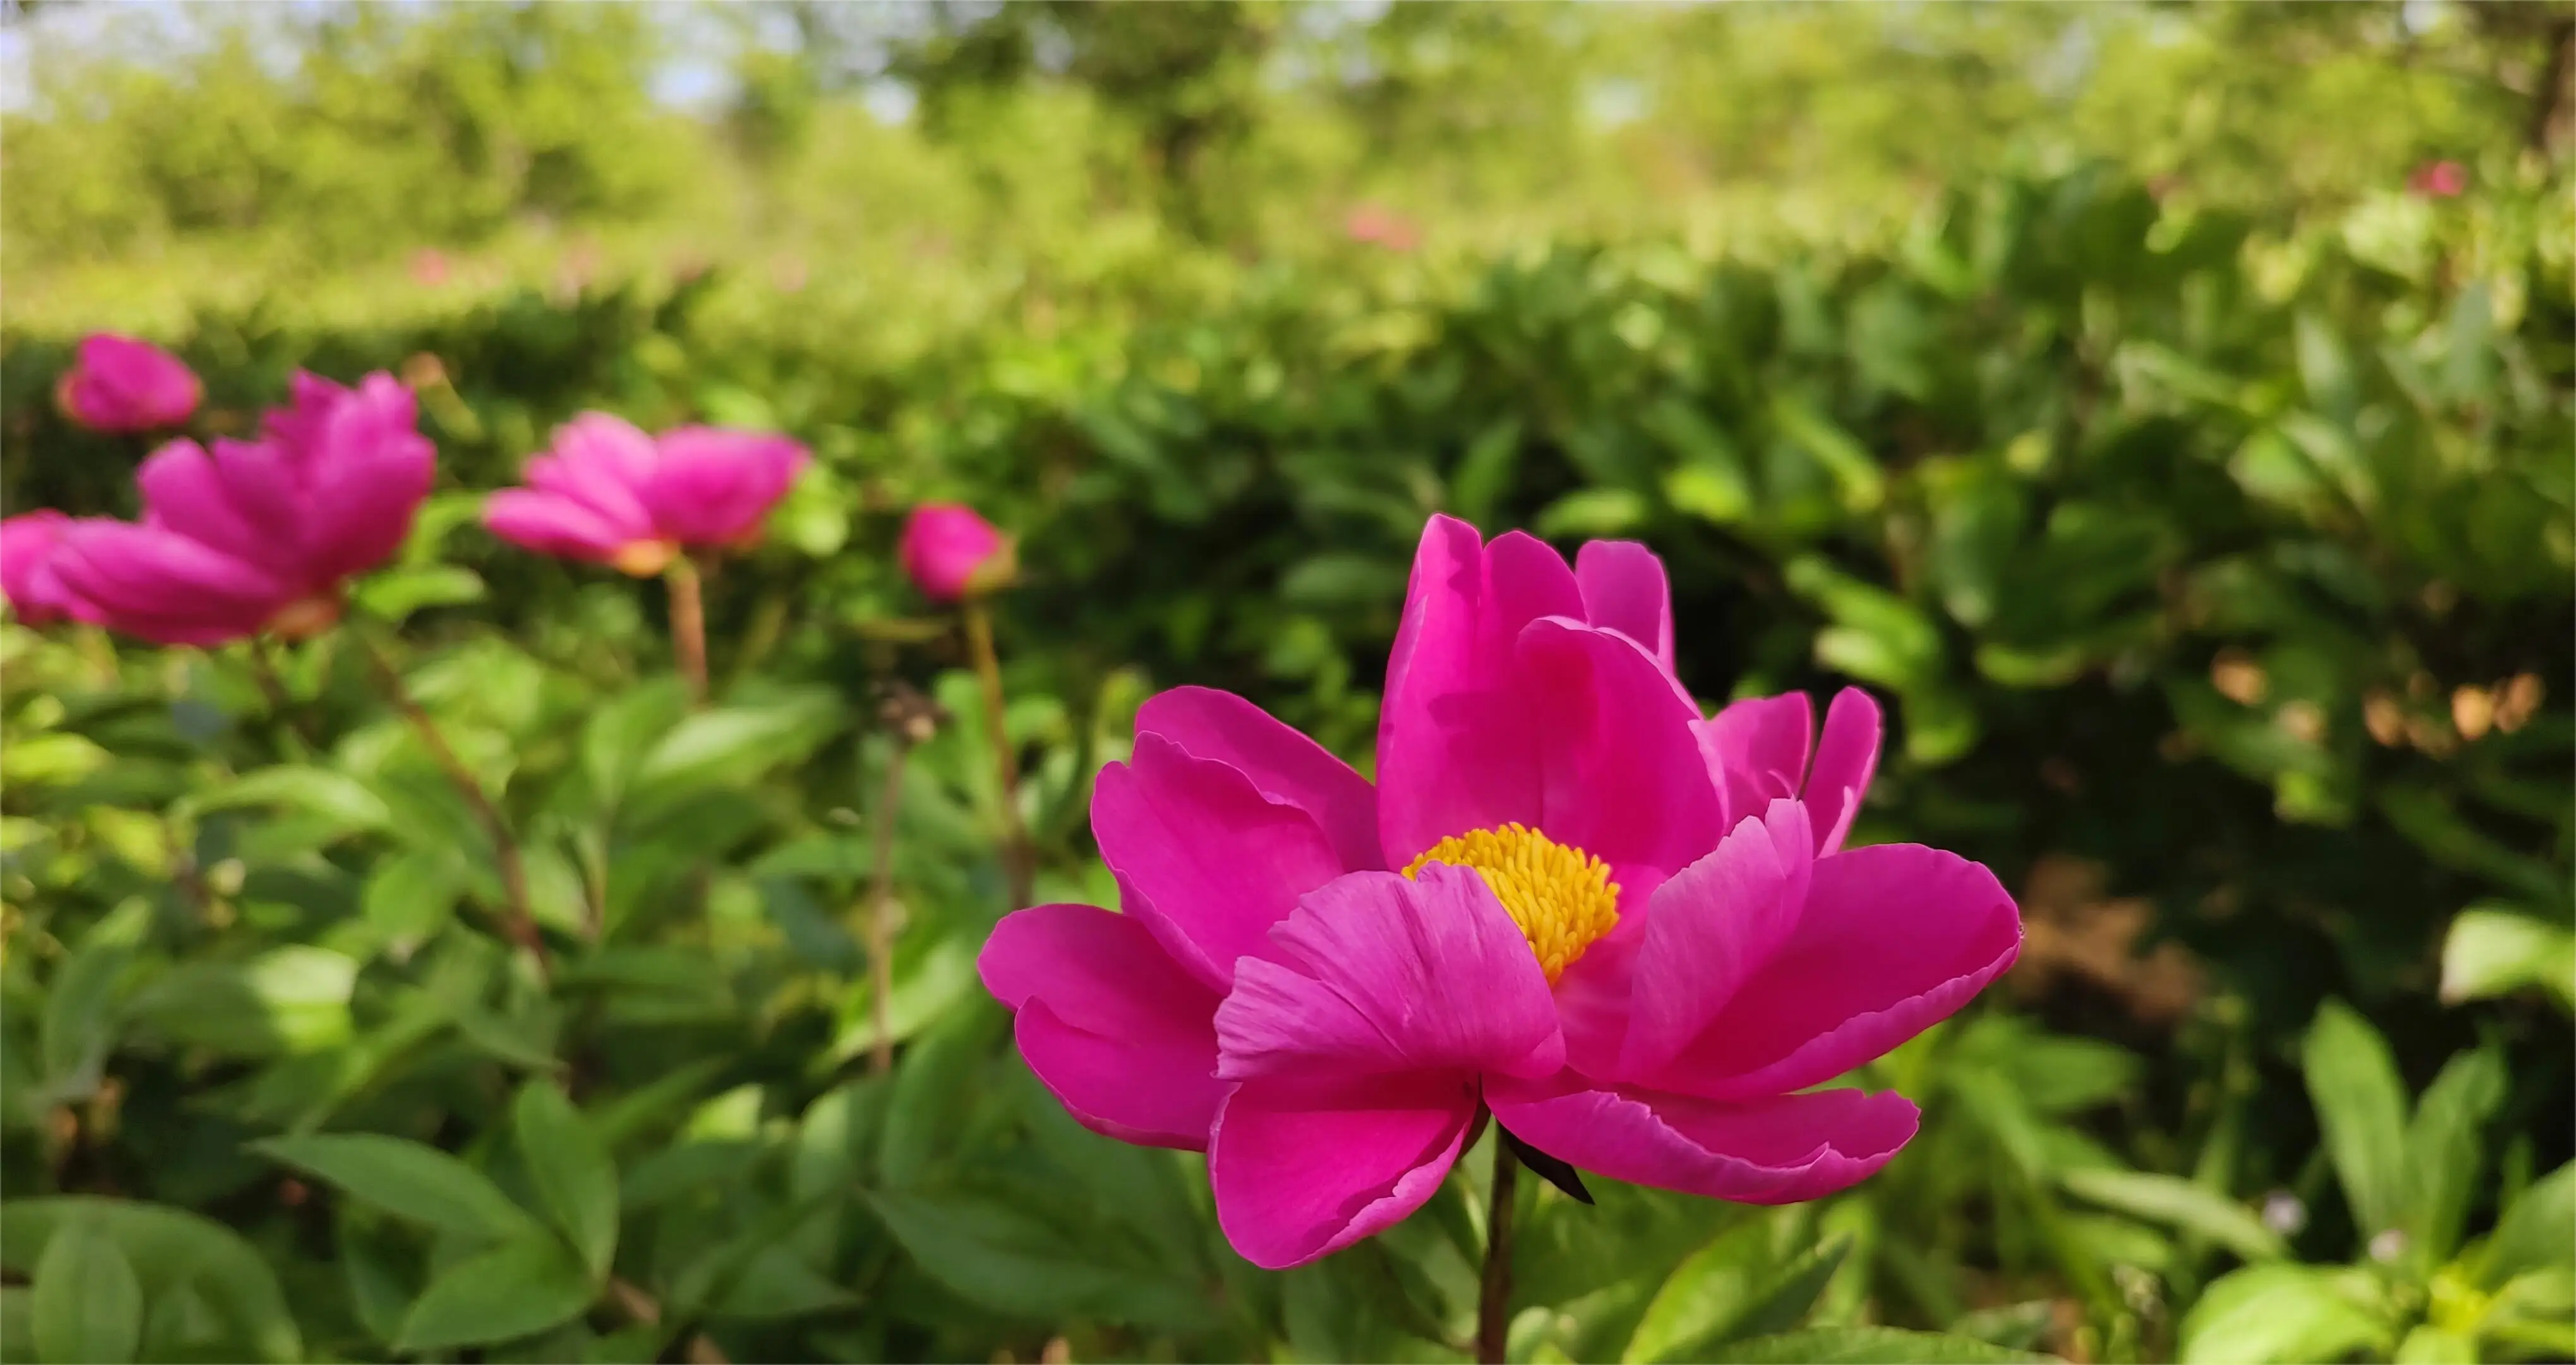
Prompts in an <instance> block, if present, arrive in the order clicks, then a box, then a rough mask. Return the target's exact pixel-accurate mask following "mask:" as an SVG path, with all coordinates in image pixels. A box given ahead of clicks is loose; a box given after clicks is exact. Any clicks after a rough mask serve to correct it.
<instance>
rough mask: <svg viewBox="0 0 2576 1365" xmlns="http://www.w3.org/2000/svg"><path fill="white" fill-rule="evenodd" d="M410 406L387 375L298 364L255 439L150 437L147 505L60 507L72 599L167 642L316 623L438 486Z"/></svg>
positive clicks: (60, 559)
mask: <svg viewBox="0 0 2576 1365" xmlns="http://www.w3.org/2000/svg"><path fill="white" fill-rule="evenodd" d="M414 421H415V416H414V411H413V405H412V396H411V393H410V391H409V390H407V389H405V388H404V387H403V386H402V385H401V384H399V383H396V382H395V381H394V378H393V376H391V375H388V374H382V373H378V374H371V375H368V376H367V377H366V378H365V379H363V380H361V381H359V383H358V386H357V387H356V388H344V387H342V386H340V385H338V384H335V383H332V382H331V381H329V380H327V379H321V378H317V377H316V376H313V375H309V374H298V375H296V376H295V381H294V403H293V405H292V406H291V407H288V408H282V409H275V410H272V411H271V412H269V414H268V415H267V419H266V422H265V426H264V430H263V431H262V433H261V435H260V439H258V440H256V441H233V440H225V439H220V438H219V439H217V440H216V441H215V444H214V450H213V452H212V453H211V454H210V453H208V452H207V451H206V450H205V449H204V448H203V447H201V446H199V445H198V444H197V443H196V442H194V441H172V442H170V443H169V444H168V445H165V446H163V447H161V448H160V449H159V450H156V451H154V452H153V453H152V455H151V458H149V459H147V460H145V461H144V462H143V468H142V470H141V471H140V472H139V473H138V474H137V475H136V478H135V481H136V483H137V484H138V485H139V486H140V488H141V490H142V494H143V520H142V521H140V522H125V521H111V520H107V519H104V518H83V519H80V520H77V521H73V522H70V523H67V524H66V525H65V526H64V527H63V528H62V539H61V543H60V546H59V548H58V549H57V551H56V553H55V555H54V557H53V558H51V559H50V560H48V561H47V564H48V566H49V567H50V568H51V569H52V570H53V572H54V574H55V575H56V576H57V578H58V579H59V580H60V583H61V585H62V587H63V589H64V591H65V592H66V593H67V594H69V596H70V597H71V598H73V599H75V607H74V613H73V614H75V615H82V616H83V619H94V620H97V621H99V622H101V623H103V624H105V625H108V626H111V627H113V628H115V629H117V630H121V631H124V632H126V633H128V634H131V635H137V636H140V637H142V638H144V639H147V640H152V641H155V642H157V643H160V644H173V645H210V644H220V643H222V642H224V641H227V640H236V639H242V638H245V637H248V636H252V635H257V634H260V633H261V632H263V631H266V632H272V633H276V634H280V635H285V636H288V637H290V638H292V637H300V636H303V635H309V634H312V633H314V632H317V631H320V630H322V629H325V628H327V627H328V626H330V624H331V623H332V622H334V621H336V620H338V619H339V615H340V586H341V583H342V581H343V580H345V579H347V578H348V577H350V576H351V575H353V574H359V573H363V572H365V571H366V570H368V569H371V568H374V567H375V566H376V565H378V564H381V563H383V562H384V561H385V560H386V558H387V557H389V556H391V555H392V554H393V552H394V551H395V550H396V549H398V548H400V547H401V545H402V542H403V538H404V537H405V536H407V535H409V534H411V522H412V514H413V513H414V512H415V511H416V510H418V508H419V506H420V501H421V499H422V498H424V497H426V496H428V494H429V484H430V477H431V473H432V464H433V462H434V460H435V458H436V452H435V451H434V450H433V449H432V447H431V446H430V443H429V438H427V437H425V436H422V435H421V434H420V433H419V432H418V431H416V430H414V429H413V423H414Z"/></svg>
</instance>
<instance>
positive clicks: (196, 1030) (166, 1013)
mask: <svg viewBox="0 0 2576 1365" xmlns="http://www.w3.org/2000/svg"><path fill="white" fill-rule="evenodd" d="M357 979H358V964H357V963H356V962H354V961H352V960H351V959H349V958H348V957H347V956H345V955H343V954H340V953H335V952H332V951H331V950H329V949H327V948H313V947H305V946H302V945H297V944H289V945H287V946H285V947H281V948H274V949H271V950H269V951H268V952H265V953H262V954H260V955H259V956H258V957H255V958H252V959H251V960H249V961H248V962H191V963H188V964H186V965H184V966H181V967H179V968H177V969H175V970H173V971H170V972H168V973H166V974H164V975H163V976H162V977H161V978H160V979H158V980H156V981H154V982H153V983H152V984H151V985H149V986H147V987H145V988H144V989H143V990H141V991H139V992H137V993H136V995H135V997H134V999H133V1000H132V1001H131V1002H129V1003H128V1004H127V1006H126V1014H127V1017H128V1018H130V1019H132V1020H133V1021H134V1023H135V1024H136V1025H137V1026H138V1027H140V1028H145V1029H149V1030H151V1031H152V1032H154V1033H157V1034H158V1035H160V1036H161V1037H163V1038H166V1039H169V1040H171V1041H174V1042H178V1043H183V1044H187V1045H189V1046H194V1047H202V1048H207V1049H210V1050H212V1051H215V1052H220V1053H225V1054H228V1055H231V1056H236V1057H268V1056H275V1055H278V1054H280V1053H299V1052H318V1051H321V1050H323V1049H326V1048H332V1047H337V1046H339V1045H341V1044H343V1043H346V1042H347V1041H348V1040H349V1036H350V1023H349V997H350V994H351V992H352V991H353V990H354V989H355V988H356V985H357Z"/></svg>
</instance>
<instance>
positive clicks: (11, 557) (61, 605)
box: [0, 507, 76, 626]
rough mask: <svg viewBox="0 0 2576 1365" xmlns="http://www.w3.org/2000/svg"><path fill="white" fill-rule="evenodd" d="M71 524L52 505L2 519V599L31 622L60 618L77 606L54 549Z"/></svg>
mask: <svg viewBox="0 0 2576 1365" xmlns="http://www.w3.org/2000/svg"><path fill="white" fill-rule="evenodd" d="M71 524H72V519H71V518H70V517H67V516H64V515H63V514H62V513H60V512H57V511H55V510H54V509H52V508H50V507H44V508H38V509H37V510H35V511H33V512H22V513H19V514H18V515H17V516H14V517H10V518H8V519H7V520H5V521H0V599H6V600H7V602H8V603H9V607H10V609H11V610H12V611H15V612H16V613H18V619H19V620H21V621H24V622H26V623H27V624H28V625H31V626H41V625H44V624H46V623H47V622H51V621H57V620H60V619H62V618H63V617H65V616H68V615H72V614H73V613H74V611H75V609H76V608H75V601H74V599H73V598H72V596H71V594H70V593H68V592H66V591H65V590H64V588H63V585H62V580H61V579H59V578H57V577H56V576H55V574H54V566H53V558H54V550H55V549H56V547H58V546H59V545H61V544H62V538H63V529H64V528H65V527H67V526H70V525H71Z"/></svg>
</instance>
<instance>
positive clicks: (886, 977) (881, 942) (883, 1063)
mask: <svg viewBox="0 0 2576 1365" xmlns="http://www.w3.org/2000/svg"><path fill="white" fill-rule="evenodd" d="M889 733H890V734H891V735H892V737H893V740H894V748H893V751H892V752H891V753H889V754H887V755H886V776H885V791H884V792H883V793H882V794H881V795H879V796H878V797H877V810H876V821H877V827H876V833H875V842H876V865H875V867H874V869H873V870H872V871H871V872H870V874H869V885H868V998H869V1005H868V1008H869V1012H870V1014H871V1015H872V1017H873V1021H874V1023H875V1024H876V1033H877V1036H876V1042H875V1043H874V1044H873V1045H872V1046H871V1047H870V1048H869V1049H868V1069H869V1070H871V1071H876V1072H879V1073H883V1072H887V1071H892V1070H893V1069H894V1003H893V1002H894V810H895V803H896V802H898V801H900V800H902V799H903V757H904V755H905V754H906V753H907V752H909V751H910V750H911V748H912V737H911V736H910V735H908V734H906V733H905V732H904V729H903V727H902V726H894V727H891V729H890V731H889Z"/></svg>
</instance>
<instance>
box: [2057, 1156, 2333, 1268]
mask: <svg viewBox="0 0 2576 1365" xmlns="http://www.w3.org/2000/svg"><path fill="white" fill-rule="evenodd" d="M2060 1180H2061V1181H2062V1183H2064V1184H2065V1186H2066V1190H2067V1193H2069V1194H2072V1195H2074V1196H2075V1197H2076V1198H2078V1199H2082V1200H2085V1201H2087V1202H2090V1203H2094V1204H2099V1205H2101V1206H2102V1207H2104V1208H2106V1209H2117V1210H2119V1211H2120V1212H2122V1213H2126V1214H2130V1215H2132V1216H2135V1217H2138V1218H2144V1219H2146V1220H2147V1221H2149V1222H2153V1223H2162V1224H2164V1225H2165V1226H2166V1227H2169V1228H2173V1229H2176V1230H2177V1231H2182V1232H2196V1233H2198V1234H2200V1235H2201V1236H2203V1237H2206V1238H2208V1239H2209V1240H2211V1241H2213V1242H2216V1243H2218V1244H2219V1245H2220V1246H2223V1247H2225V1248H2227V1249H2228V1250H2230V1251H2233V1252H2235V1253H2236V1254H2237V1255H2238V1256H2239V1257H2241V1258H2243V1259H2245V1260H2247V1261H2276V1260H2279V1259H2280V1258H2281V1257H2283V1256H2286V1255H2288V1254H2289V1248H2288V1247H2287V1246H2286V1245H2284V1244H2283V1243H2282V1241H2281V1235H2280V1234H2279V1233H2277V1232H2274V1231H2272V1230H2271V1229H2270V1228H2268V1227H2265V1226H2263V1220H2262V1219H2260V1218H2257V1217H2255V1216H2254V1213H2253V1211H2252V1210H2250V1209H2247V1208H2245V1207H2244V1206H2243V1205H2241V1204H2238V1203H2237V1202H2236V1201H2234V1200H2232V1199H2229V1198H2228V1197H2226V1196H2225V1195H2222V1194H2219V1193H2217V1192H2216V1191H2214V1190H2209V1189H2205V1188H2203V1187H2201V1186H2199V1185H2195V1184H2193V1183H2191V1182H2190V1181H2188V1180H2182V1179H2178V1178H2176V1177H2174V1176H2169V1175H2156V1174H2152V1173H2149V1172H2146V1171H2116V1170H2100V1169H2093V1170H2077V1171H2068V1172H2067V1173H2066V1174H2065V1175H2063V1176H2061V1177H2060Z"/></svg>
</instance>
